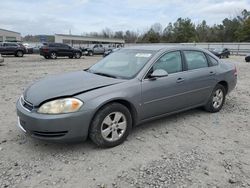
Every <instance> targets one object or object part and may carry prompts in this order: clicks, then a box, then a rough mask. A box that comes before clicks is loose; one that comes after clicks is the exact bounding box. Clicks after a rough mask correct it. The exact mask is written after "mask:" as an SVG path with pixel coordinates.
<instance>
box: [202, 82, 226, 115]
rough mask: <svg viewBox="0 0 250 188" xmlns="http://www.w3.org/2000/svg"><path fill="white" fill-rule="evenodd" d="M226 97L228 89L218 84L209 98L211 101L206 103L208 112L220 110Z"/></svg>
mask: <svg viewBox="0 0 250 188" xmlns="http://www.w3.org/2000/svg"><path fill="white" fill-rule="evenodd" d="M225 98H226V90H225V88H224V86H222V85H220V84H217V85H216V86H215V88H214V90H213V92H212V95H211V96H210V98H209V101H208V102H207V104H206V105H205V107H204V108H205V110H206V111H208V112H212V113H214V112H219V111H220V110H221V108H222V107H223V104H224V102H225Z"/></svg>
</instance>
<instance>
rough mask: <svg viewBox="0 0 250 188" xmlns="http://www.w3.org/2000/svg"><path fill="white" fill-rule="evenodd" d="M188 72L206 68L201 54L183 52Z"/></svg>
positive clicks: (206, 64) (203, 56) (204, 57)
mask: <svg viewBox="0 0 250 188" xmlns="http://www.w3.org/2000/svg"><path fill="white" fill-rule="evenodd" d="M184 55H185V58H186V62H187V66H188V70H194V69H200V68H204V67H208V63H207V58H206V56H205V54H204V53H203V52H199V51H191V50H190V51H184Z"/></svg>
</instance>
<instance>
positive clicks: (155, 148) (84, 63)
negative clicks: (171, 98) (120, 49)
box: [0, 55, 250, 188]
mask: <svg viewBox="0 0 250 188" xmlns="http://www.w3.org/2000/svg"><path fill="white" fill-rule="evenodd" d="M100 58H101V57H85V58H82V59H79V60H76V59H58V60H45V59H43V58H42V57H40V56H38V55H29V56H28V55H26V56H25V57H23V58H15V57H5V64H4V65H3V66H0V75H1V79H0V187H21V188H23V187H84V188H86V187H125V188H127V187H250V115H249V114H250V64H247V63H245V62H244V61H243V57H231V58H230V61H233V62H235V63H236V64H237V66H238V72H239V80H238V85H237V88H236V89H235V90H234V91H233V92H232V93H230V94H229V95H228V96H227V100H226V103H225V106H224V108H223V109H222V111H221V112H220V113H217V114H210V113H207V112H204V111H202V110H201V109H194V110H191V111H187V112H184V113H181V114H177V115H173V116H170V117H166V118H163V119H161V120H157V121H152V122H149V123H146V124H143V125H141V126H139V127H136V128H135V129H134V131H133V132H132V134H131V135H130V136H129V137H128V139H127V141H125V142H124V144H122V145H120V146H117V147H115V148H111V149H99V148H97V147H96V146H95V145H94V144H92V143H91V142H90V141H87V142H84V143H78V144H53V143H46V142H42V141H39V140H34V139H31V138H29V137H26V136H24V135H23V134H22V133H21V132H20V131H19V130H18V129H17V127H16V119H17V117H16V113H15V103H16V101H17V99H18V97H19V96H20V94H21V93H22V92H23V90H24V89H25V88H26V87H27V86H28V85H29V84H31V83H32V82H34V81H35V80H38V79H40V78H43V77H44V76H46V75H48V74H57V73H61V72H68V71H74V70H79V69H83V68H86V67H89V66H90V65H92V64H93V63H95V62H96V61H97V60H98V59H100Z"/></svg>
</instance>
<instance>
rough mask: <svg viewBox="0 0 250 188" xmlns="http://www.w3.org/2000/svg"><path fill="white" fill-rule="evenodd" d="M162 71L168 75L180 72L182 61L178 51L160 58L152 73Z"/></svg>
mask: <svg viewBox="0 0 250 188" xmlns="http://www.w3.org/2000/svg"><path fill="white" fill-rule="evenodd" d="M157 69H163V70H165V71H166V72H167V73H168V74H172V73H176V72H181V71H182V60H181V53H180V51H176V52H169V53H167V54H165V55H164V56H162V57H161V58H160V59H159V60H158V61H157V62H156V63H155V64H154V66H153V71H155V70H157Z"/></svg>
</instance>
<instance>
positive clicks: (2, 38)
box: [0, 28, 21, 42]
mask: <svg viewBox="0 0 250 188" xmlns="http://www.w3.org/2000/svg"><path fill="white" fill-rule="evenodd" d="M11 41H12V42H16V41H21V34H20V33H18V32H15V31H9V30H6V29H1V28H0V42H11Z"/></svg>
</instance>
